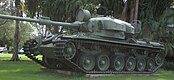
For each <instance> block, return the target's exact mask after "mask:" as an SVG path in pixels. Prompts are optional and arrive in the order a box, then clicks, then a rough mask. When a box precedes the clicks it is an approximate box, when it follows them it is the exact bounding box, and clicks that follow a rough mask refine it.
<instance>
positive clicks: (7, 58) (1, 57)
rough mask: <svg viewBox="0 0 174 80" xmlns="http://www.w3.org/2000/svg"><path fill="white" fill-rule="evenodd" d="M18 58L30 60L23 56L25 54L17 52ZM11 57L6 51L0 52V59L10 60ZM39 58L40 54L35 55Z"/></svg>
mask: <svg viewBox="0 0 174 80" xmlns="http://www.w3.org/2000/svg"><path fill="white" fill-rule="evenodd" d="M18 56H19V58H20V60H31V59H29V58H27V57H26V56H25V54H18ZM11 57H12V54H7V53H0V60H10V59H11ZM37 57H38V58H39V59H41V57H42V56H40V55H39V56H37Z"/></svg>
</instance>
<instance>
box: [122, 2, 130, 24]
mask: <svg viewBox="0 0 174 80" xmlns="http://www.w3.org/2000/svg"><path fill="white" fill-rule="evenodd" d="M127 8H128V1H126V2H125V5H124V8H123V12H122V14H121V18H120V19H121V20H123V21H126V17H127Z"/></svg>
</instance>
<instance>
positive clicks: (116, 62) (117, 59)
mask: <svg viewBox="0 0 174 80" xmlns="http://www.w3.org/2000/svg"><path fill="white" fill-rule="evenodd" d="M124 64H125V60H124V57H123V56H114V58H113V61H112V68H113V69H114V70H115V71H122V70H123V68H124Z"/></svg>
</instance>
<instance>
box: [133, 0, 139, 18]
mask: <svg viewBox="0 0 174 80" xmlns="http://www.w3.org/2000/svg"><path fill="white" fill-rule="evenodd" d="M138 7H139V0H136V1H135V16H134V20H138Z"/></svg>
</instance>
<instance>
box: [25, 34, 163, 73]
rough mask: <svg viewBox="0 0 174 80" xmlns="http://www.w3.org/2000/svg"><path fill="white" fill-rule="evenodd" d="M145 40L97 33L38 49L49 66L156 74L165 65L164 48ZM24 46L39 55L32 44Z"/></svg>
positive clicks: (63, 39) (55, 41)
mask: <svg viewBox="0 0 174 80" xmlns="http://www.w3.org/2000/svg"><path fill="white" fill-rule="evenodd" d="M28 42H30V43H32V42H31V41H28ZM143 42H145V41H134V42H133V41H132V40H118V39H112V38H107V37H105V39H103V37H100V36H98V38H96V35H90V36H89V35H88V36H85V35H84V34H83V37H82V35H63V36H61V37H55V38H54V39H52V40H51V42H50V43H47V44H41V45H40V46H39V47H37V48H38V49H35V50H36V51H39V53H40V54H41V55H43V59H42V61H40V62H41V65H42V66H45V67H47V68H56V69H64V70H71V71H76V72H81V73H86V74H98V73H100V74H106V73H112V74H117V73H128V74H129V73H130V74H134V73H136V74H137V73H153V72H155V71H156V70H158V69H159V68H160V67H161V66H162V64H163V61H164V56H163V55H162V50H163V47H162V46H157V45H156V46H154V45H152V44H151V45H150V44H148V43H147V44H145V43H144V44H143ZM149 43H150V42H149ZM24 46H28V47H24V49H25V50H24V51H25V52H29V54H26V56H29V55H30V54H35V53H31V52H36V51H34V49H33V51H32V49H31V47H29V46H30V45H29V44H28V43H25V45H24ZM27 48H30V49H27ZM27 50H28V51H27ZM39 64H40V63H39Z"/></svg>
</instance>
